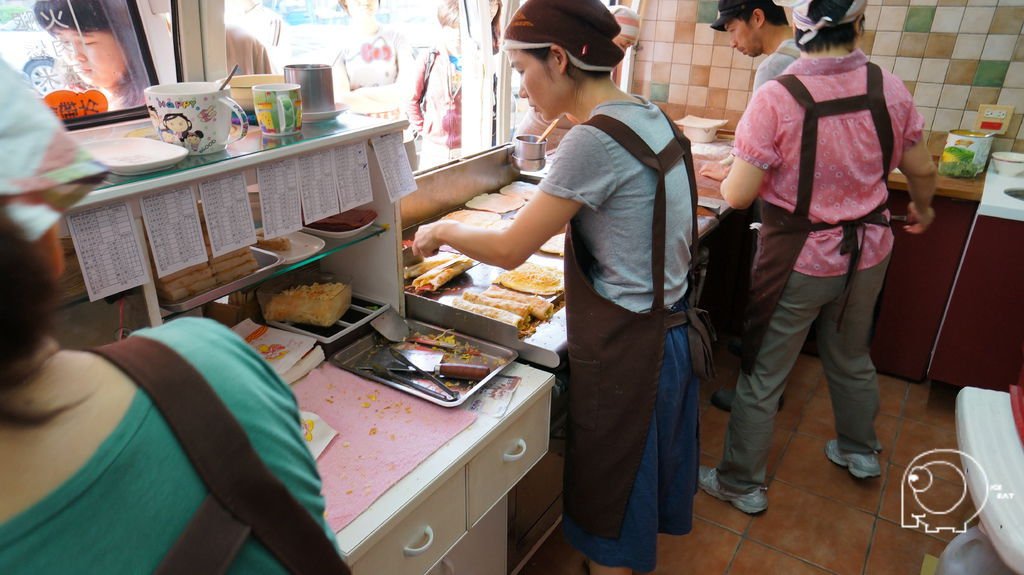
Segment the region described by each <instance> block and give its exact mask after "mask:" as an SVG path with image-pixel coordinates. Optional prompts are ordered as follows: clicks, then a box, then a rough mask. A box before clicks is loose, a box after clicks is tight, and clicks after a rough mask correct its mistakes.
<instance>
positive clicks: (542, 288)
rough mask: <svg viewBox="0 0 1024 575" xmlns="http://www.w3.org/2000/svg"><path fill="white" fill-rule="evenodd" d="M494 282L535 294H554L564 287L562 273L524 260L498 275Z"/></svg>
mask: <svg viewBox="0 0 1024 575" xmlns="http://www.w3.org/2000/svg"><path fill="white" fill-rule="evenodd" d="M494 283H497V284H501V285H503V286H505V287H507V288H509V289H513V290H516V291H520V292H525V293H531V294H536V295H543V296H549V295H555V294H558V293H561V292H562V291H563V290H564V289H565V283H564V280H563V274H562V272H561V270H556V269H555V268H551V267H548V266H542V265H538V264H535V263H533V262H526V263H524V264H523V265H521V266H519V267H517V268H516V269H514V270H511V271H507V272H504V273H503V274H501V275H499V276H498V278H497V279H496V280H494Z"/></svg>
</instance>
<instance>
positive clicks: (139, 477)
mask: <svg viewBox="0 0 1024 575" xmlns="http://www.w3.org/2000/svg"><path fill="white" fill-rule="evenodd" d="M0 85H3V86H7V88H5V89H4V90H2V91H0V108H2V109H3V110H5V112H6V113H5V114H3V115H2V116H0V150H2V154H0V158H2V160H0V163H2V167H3V170H0V277H2V278H3V281H2V282H0V461H2V462H3V463H2V464H0V486H3V488H2V489H0V573H4V574H5V575H6V574H20V573H26V574H28V573H104V574H107V573H152V572H154V571H155V570H156V569H158V568H164V569H166V571H164V572H171V573H222V572H225V571H228V570H230V571H231V572H232V573H286V572H292V573H314V572H316V573H340V574H344V573H347V572H348V570H347V568H346V567H345V565H344V563H342V560H341V558H340V556H339V554H338V551H337V547H336V543H335V540H334V534H333V533H331V532H330V528H329V527H328V526H327V524H326V522H325V521H324V516H323V513H324V500H323V497H322V496H321V495H320V478H319V476H318V474H317V470H316V466H315V463H314V461H313V458H312V455H311V454H310V452H309V451H308V449H307V448H306V446H305V444H304V441H303V439H302V437H301V435H300V423H299V417H298V407H297V405H296V403H295V398H294V396H293V395H292V393H291V390H289V388H288V386H287V385H285V383H284V382H282V381H281V380H280V378H278V377H277V375H276V374H275V373H274V371H273V369H272V368H271V367H270V366H269V365H267V363H266V362H264V361H263V360H262V358H261V357H260V356H259V355H258V354H257V353H256V352H255V351H253V350H252V349H250V348H249V346H248V345H247V344H246V343H245V342H244V341H243V340H242V339H241V338H239V337H238V336H237V335H235V334H234V333H233V332H231V331H230V330H229V329H227V328H225V327H223V326H221V325H219V324H217V323H215V322H213V321H211V320H206V319H195V318H186V319H181V320H175V321H172V322H170V323H167V324H165V325H163V326H160V327H156V328H152V329H145V330H140V331H138V332H136V333H135V334H133V335H132V337H129V338H128V339H127V340H124V341H121V342H118V343H116V344H111V345H108V346H104V347H102V348H98V349H96V350H91V351H73V350H67V349H60V347H59V346H58V344H57V342H56V340H55V338H54V329H55V328H54V314H55V311H56V310H55V308H56V300H57V295H58V294H57V278H58V276H59V275H60V273H61V271H62V270H63V265H64V258H63V253H62V250H61V247H60V243H59V241H58V239H57V234H56V229H57V228H56V224H57V223H58V221H59V220H60V218H61V217H62V216H61V214H62V213H63V212H64V211H65V210H66V209H68V208H69V207H71V206H72V205H74V204H75V203H76V202H77V201H78V200H80V199H81V198H82V197H84V196H85V194H86V193H87V192H88V191H89V190H90V189H91V188H92V187H93V186H94V185H95V184H96V183H97V182H98V181H99V180H100V179H101V178H102V177H103V175H104V174H105V172H106V169H105V168H104V167H103V166H102V165H100V164H97V163H96V162H94V161H93V160H92V159H91V158H90V157H89V156H88V155H87V154H86V153H85V152H83V151H82V150H81V149H79V148H78V147H77V146H76V145H75V143H74V142H73V141H72V140H71V138H70V136H68V134H67V133H66V132H64V131H63V128H62V126H61V124H60V122H59V121H58V120H57V118H56V117H55V116H54V115H53V114H52V113H51V112H50V111H49V110H48V109H47V108H46V107H45V106H43V104H42V103H41V102H39V101H38V100H37V98H36V97H35V96H34V95H33V94H32V93H31V92H29V90H28V89H27V88H26V87H23V85H22V83H21V82H19V81H17V79H16V75H15V72H14V71H12V70H11V69H10V68H8V67H6V66H5V65H2V64H0ZM147 370H148V371H147ZM140 388H142V389H140ZM168 397H171V398H172V399H173V400H174V401H179V402H180V403H178V406H179V407H180V406H182V405H184V407H185V411H184V413H183V412H182V411H181V410H180V409H178V410H175V409H168V405H169V403H168V401H167V400H168ZM196 398H199V399H196ZM174 401H172V402H171V403H172V404H173V403H174ZM171 407H173V405H172V406H171ZM210 413H212V414H213V416H212V417H211V416H208V415H207V414H210ZM170 414H173V415H170ZM226 422H227V423H226ZM230 424H233V426H232V425H230ZM208 426H210V427H212V428H213V431H214V432H215V433H210V434H204V433H203V432H204V431H206V430H207V429H208ZM172 428H173V431H172ZM197 430H198V432H199V435H198V439H199V441H198V442H196V441H194V440H195V439H196V435H195V434H196V431H197ZM183 431H185V432H190V433H186V434H185V436H187V437H190V438H192V440H186V439H185V438H184V437H185V436H183V435H182V432H183ZM222 431H223V432H225V433H224V434H223V435H221V434H220V432H222ZM225 436H227V437H231V442H232V444H231V447H232V448H231V449H222V448H223V447H224V445H223V442H222V438H223V437H225ZM197 444H198V447H199V449H198V450H197V449H196V447H197ZM204 449H205V450H206V451H205V452H204ZM203 453H205V454H206V456H205V457H203ZM211 453H212V456H213V459H214V460H215V461H213V464H212V465H211V464H210V463H211V458H210V457H209V456H210V454H211ZM197 454H198V455H197ZM197 458H198V460H199V461H203V462H204V466H203V470H202V471H201V472H199V471H197V469H199V467H200V466H199V465H196V464H195V463H194V462H195V461H197ZM225 468H229V469H228V472H227V473H224V470H225ZM234 469H238V470H244V471H236V472H233V473H232V471H233V470H234ZM211 470H212V472H213V473H211ZM211 477H212V478H213V479H214V481H212V482H211ZM224 477H228V478H229V481H228V482H227V483H228V488H226V489H225V481H224ZM232 481H236V482H234V483H232ZM267 485H269V486H270V487H269V488H266V487H265V486H267ZM213 486H216V487H213ZM236 487H237V488H236ZM213 493H216V494H217V495H213ZM268 494H269V496H267V495H268ZM239 499H242V500H246V501H255V502H256V504H255V505H238V503H239ZM243 503H244V501H243ZM275 522H276V523H280V525H276V527H277V529H276V530H275V529H274V528H273V527H275V525H274V523H275ZM268 526H269V527H270V528H268ZM250 529H251V535H250V531H249V530H250ZM299 532H302V533H303V535H301V537H302V540H301V542H300V543H299V544H298V545H295V546H293V547H292V548H291V551H290V552H289V551H287V550H285V551H282V549H285V548H286V546H282V545H281V541H282V539H288V538H289V537H291V534H292V533H299ZM282 533H283V534H285V536H284V537H282V535H281V534H282ZM291 541H292V543H294V538H292V539H291ZM296 549H297V550H298V551H299V552H295V550H296ZM197 557H198V558H204V557H205V558H207V559H210V560H211V561H213V563H210V562H201V561H196V559H197ZM311 565H312V567H311Z"/></svg>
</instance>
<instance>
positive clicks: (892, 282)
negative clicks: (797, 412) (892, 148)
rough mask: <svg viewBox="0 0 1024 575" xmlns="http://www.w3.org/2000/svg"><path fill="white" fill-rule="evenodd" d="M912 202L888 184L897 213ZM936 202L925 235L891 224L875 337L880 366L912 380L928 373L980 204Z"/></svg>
mask: <svg viewBox="0 0 1024 575" xmlns="http://www.w3.org/2000/svg"><path fill="white" fill-rule="evenodd" d="M909 202H910V196H909V194H907V193H906V192H903V191H897V190H890V198H889V206H890V209H891V210H892V211H893V212H894V213H896V214H903V213H906V209H907V208H906V207H907V204H908V203H909ZM932 207H933V208H934V209H935V224H934V225H933V226H931V227H930V228H929V229H928V231H927V232H925V233H924V234H923V235H914V234H910V233H907V232H905V231H904V230H903V226H902V225H896V226H893V228H892V231H893V235H894V236H895V243H894V245H893V250H892V259H891V261H890V262H889V271H888V273H887V275H886V278H885V287H884V288H883V290H882V294H881V296H880V298H879V315H878V318H877V320H876V321H875V335H874V339H873V340H872V343H871V359H872V360H873V361H874V363H875V367H876V368H877V369H878V371H879V372H881V373H885V374H889V375H894V376H897V377H902V378H905V379H909V380H912V381H921V380H923V379H924V378H925V376H926V374H927V371H928V361H929V360H930V358H931V353H932V346H933V345H934V344H935V339H936V337H937V336H938V333H939V324H940V322H941V321H942V313H943V311H944V310H945V309H946V302H947V301H948V299H949V294H950V291H951V290H952V289H953V281H954V279H955V278H956V272H957V268H958V267H959V265H960V258H961V255H962V254H963V252H964V246H966V245H967V236H968V234H969V233H970V231H971V224H972V222H973V221H974V214H975V211H977V208H978V204H977V203H975V202H971V201H964V200H958V199H953V198H948V197H936V198H935V199H934V200H933V202H932Z"/></svg>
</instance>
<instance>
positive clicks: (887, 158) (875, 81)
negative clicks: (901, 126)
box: [867, 62, 896, 181]
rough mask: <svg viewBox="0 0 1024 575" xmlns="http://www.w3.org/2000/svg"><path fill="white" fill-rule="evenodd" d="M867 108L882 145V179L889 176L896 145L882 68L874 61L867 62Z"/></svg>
mask: <svg viewBox="0 0 1024 575" xmlns="http://www.w3.org/2000/svg"><path fill="white" fill-rule="evenodd" d="M867 97H868V109H869V110H871V119H872V120H874V122H875V131H876V132H878V143H879V144H880V145H881V146H882V181H885V180H886V179H887V178H888V177H889V172H890V171H892V154H893V150H894V148H895V145H896V139H895V135H894V134H893V131H892V118H890V116H889V106H886V105H885V85H884V82H883V78H882V69H881V68H879V67H878V65H877V64H875V63H874V62H868V94H867Z"/></svg>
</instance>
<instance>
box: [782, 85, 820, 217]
mask: <svg viewBox="0 0 1024 575" xmlns="http://www.w3.org/2000/svg"><path fill="white" fill-rule="evenodd" d="M775 79H776V80H777V81H778V82H779V83H780V84H782V86H783V87H784V88H786V90H788V91H789V93H790V94H791V95H792V96H793V98H794V99H795V100H796V102H797V103H798V104H800V106H801V107H803V109H804V124H803V128H802V131H801V133H800V174H799V179H798V180H797V188H796V207H795V208H794V209H793V215H796V216H804V217H807V214H808V213H810V210H811V194H812V192H813V190H814V164H815V162H816V161H817V158H818V117H817V116H816V115H814V113H813V111H812V110H814V98H812V97H811V93H810V92H808V91H807V87H806V86H804V84H803V82H801V81H800V80H798V79H797V77H796V76H792V75H790V74H786V75H784V76H779V77H778V78H775Z"/></svg>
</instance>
